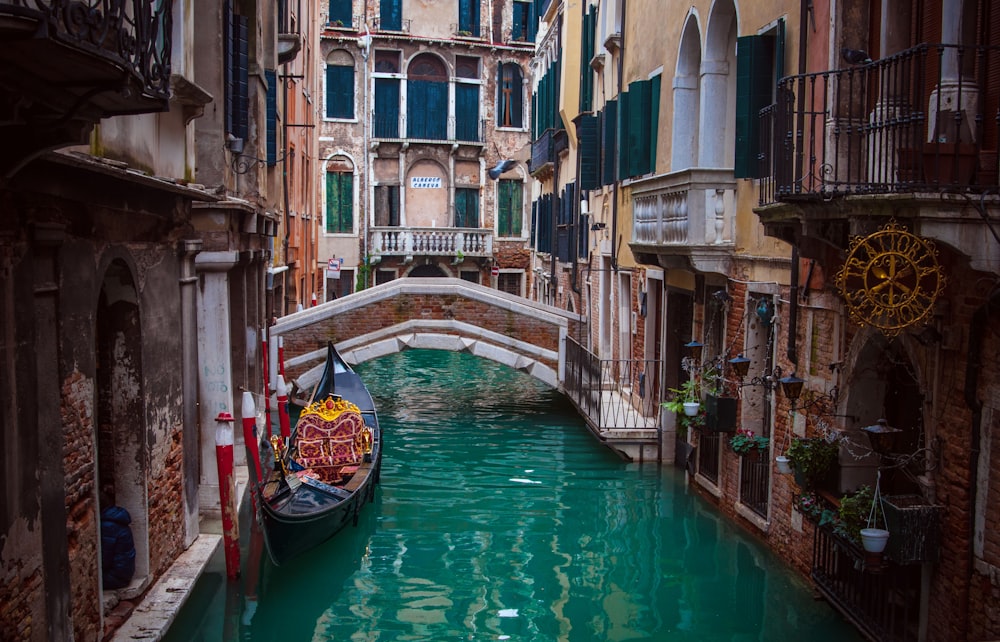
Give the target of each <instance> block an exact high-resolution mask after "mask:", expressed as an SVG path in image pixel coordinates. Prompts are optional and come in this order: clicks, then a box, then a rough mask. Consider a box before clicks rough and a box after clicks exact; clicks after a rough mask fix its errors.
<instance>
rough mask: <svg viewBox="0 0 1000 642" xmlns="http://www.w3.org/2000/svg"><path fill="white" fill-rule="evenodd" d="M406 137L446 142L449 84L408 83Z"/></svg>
mask: <svg viewBox="0 0 1000 642" xmlns="http://www.w3.org/2000/svg"><path fill="white" fill-rule="evenodd" d="M406 94H407V96H406V121H407V122H406V136H407V137H408V138H422V139H425V140H445V139H446V138H447V136H448V83H445V82H438V81H435V80H407V81H406Z"/></svg>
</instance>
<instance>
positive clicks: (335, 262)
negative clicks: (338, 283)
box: [326, 259, 344, 279]
mask: <svg viewBox="0 0 1000 642" xmlns="http://www.w3.org/2000/svg"><path fill="white" fill-rule="evenodd" d="M343 263H344V259H330V260H329V262H327V264H326V278H328V279H339V278H340V266H341V265H343Z"/></svg>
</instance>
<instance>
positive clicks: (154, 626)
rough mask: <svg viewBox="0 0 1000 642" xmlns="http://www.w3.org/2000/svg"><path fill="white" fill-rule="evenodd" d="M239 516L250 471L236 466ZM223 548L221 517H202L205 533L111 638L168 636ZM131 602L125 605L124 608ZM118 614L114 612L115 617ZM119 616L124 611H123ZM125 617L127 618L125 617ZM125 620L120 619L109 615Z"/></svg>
mask: <svg viewBox="0 0 1000 642" xmlns="http://www.w3.org/2000/svg"><path fill="white" fill-rule="evenodd" d="M235 476H236V503H237V513H239V511H240V509H241V508H242V506H243V500H244V499H245V498H246V496H247V486H248V483H247V480H248V470H247V467H246V466H236V470H235ZM220 546H222V520H221V517H220V515H219V513H217V512H215V513H212V512H207V513H203V514H202V516H201V532H200V533H199V534H198V538H197V539H196V540H195V541H194V542H193V543H192V544H191V546H189V547H188V549H187V550H186V551H184V552H183V553H182V554H181V555H180V557H178V558H177V560H175V561H174V563H173V564H171V565H170V568H169V569H167V572H166V573H164V574H163V576H162V577H160V579H159V580H157V582H156V583H155V584H154V585H153V586H152V587H151V588H150V589H149V590H148V591H146V592H145V593H144V594H143V595H142V597H141V598H140V599H139V600H138V602H136V603H135V606H134V608H133V609H132V611H131V614H128V615H127V617H126V619H125V620H124V622H122V624H121V626H119V627H118V628H117V629H116V630H115V633H114V636H113V637H112V638H111V640H113V642H134V641H135V640H148V641H150V642H155V641H156V640H160V639H162V638H163V636H164V635H165V634H166V632H167V629H169V628H170V625H171V624H173V622H174V619H175V618H176V617H177V613H178V612H180V610H181V607H182V606H184V604H185V603H186V602H187V599H188V597H189V596H190V595H191V590H192V589H193V588H194V585H195V583H196V582H197V581H198V578H200V577H201V575H202V573H203V572H204V570H205V566H206V565H207V564H208V561H209V560H210V559H211V558H212V556H213V555H215V552H216V551H217V550H218V548H219V547H220ZM125 602H127V600H125V601H123V602H122V604H124V603H125ZM114 612H115V611H112V613H114ZM119 612H121V610H120V609H119ZM123 615H124V614H123ZM109 617H121V616H118V615H110V616H108V615H106V616H105V619H106V620H107V619H108V618H109Z"/></svg>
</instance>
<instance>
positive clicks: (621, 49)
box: [611, 0, 628, 273]
mask: <svg viewBox="0 0 1000 642" xmlns="http://www.w3.org/2000/svg"><path fill="white" fill-rule="evenodd" d="M626 5H628V2H626V0H622V1H621V8H622V15H621V16H620V17H619V20H618V24H620V25H621V30H622V33H621V42H620V43H619V45H618V94H617V95H616V96H615V99H616V100H618V111H617V114H618V120H621V117H622V114H621V98H622V87H623V83H622V71H623V70H624V68H625V7H626ZM615 127H618V125H617V123H616V124H615ZM620 132H621V130H620V129H619V130H618V132H615V140H616V141H617V142H618V146H619V147H621V144H622V141H620V140H618V134H619V133H620ZM619 159H620V157H619V155H618V154H615V162H614V166H615V170H614V171H615V175H614V176H613V177H612V178H613V179H614V182H613V183H612V185H613V187H614V189H613V190H612V194H613V195H614V200H612V202H611V269H612V270H614V271H615V272H616V273H617V272H618V245H619V244H620V242H621V239H619V243H615V237H616V236H617V235H618V185H619V183H620V179H619V178H618V161H619Z"/></svg>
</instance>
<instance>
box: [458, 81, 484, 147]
mask: <svg viewBox="0 0 1000 642" xmlns="http://www.w3.org/2000/svg"><path fill="white" fill-rule="evenodd" d="M455 138H456V139H458V140H471V141H478V140H479V139H480V136H479V85H470V84H466V83H458V84H456V85H455Z"/></svg>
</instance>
